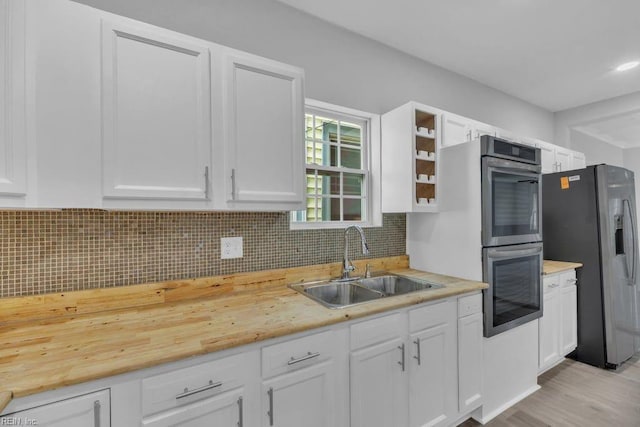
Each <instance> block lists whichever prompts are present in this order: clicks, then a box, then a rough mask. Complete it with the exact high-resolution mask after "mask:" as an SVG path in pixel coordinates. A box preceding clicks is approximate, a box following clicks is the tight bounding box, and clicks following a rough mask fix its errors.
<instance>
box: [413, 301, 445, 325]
mask: <svg viewBox="0 0 640 427" xmlns="http://www.w3.org/2000/svg"><path fill="white" fill-rule="evenodd" d="M454 304H455V302H454V301H451V300H447V301H442V302H439V303H437V304H432V305H428V306H426V307H420V308H415V309H413V310H411V311H409V332H416V331H421V330H423V329H428V328H432V327H434V326H437V325H441V324H443V323H445V322H447V320H448V319H449V315H448V313H452V312H455V311H454V310H455V305H454Z"/></svg>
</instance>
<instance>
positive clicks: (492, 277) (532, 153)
mask: <svg viewBox="0 0 640 427" xmlns="http://www.w3.org/2000/svg"><path fill="white" fill-rule="evenodd" d="M480 144H481V154H482V157H481V162H482V168H481V170H482V246H483V248H482V257H483V279H484V281H485V282H487V283H489V288H488V289H487V290H485V291H484V313H485V322H484V335H485V336H486V337H491V336H493V335H496V334H499V333H501V332H504V331H506V330H508V329H511V328H514V327H516V326H519V325H522V324H523V323H526V322H529V321H531V320H534V319H537V318H539V317H541V316H542V283H541V280H542V224H541V219H542V209H541V208H542V206H541V196H542V188H541V182H542V179H541V178H542V176H541V170H542V167H541V158H540V149H539V148H534V147H529V146H527V145H522V144H517V143H514V142H510V141H506V140H503V139H499V138H495V137H491V136H483V137H482V138H481V140H480Z"/></svg>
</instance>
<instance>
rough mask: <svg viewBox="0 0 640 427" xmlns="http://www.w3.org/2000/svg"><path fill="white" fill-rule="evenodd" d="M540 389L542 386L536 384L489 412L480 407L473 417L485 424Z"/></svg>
mask: <svg viewBox="0 0 640 427" xmlns="http://www.w3.org/2000/svg"><path fill="white" fill-rule="evenodd" d="M538 390H540V386H539V385H538V384H536V385H535V386H533V387H531V388H530V389H528V390H527V391H525V392H524V393H520V394H519V395H517V396H516V397H514V398H513V399H511V400H510V401H508V402H507V403H505V404H504V405H502V406H500V407H499V408H498V409H496V410H494V411H492V412H490V413H489V414H484V413H483V411H482V409H483V408H482V407H481V408H478V409H477V410H476V411H474V413H473V414H471V418H473V419H474V420H476V421H477V422H479V423H480V424H483V425H484V424H486V423H488V422H489V421H491V420H492V419H494V418H495V417H497V416H498V415H500V414H501V413H503V412H504V411H506V410H507V409H509V408H510V407H512V406H513V405H515V404H516V403H518V402H520V401H521V400H522V399H524V398H525V397H527V396H529V395H531V394H533V393H535V392H536V391H538Z"/></svg>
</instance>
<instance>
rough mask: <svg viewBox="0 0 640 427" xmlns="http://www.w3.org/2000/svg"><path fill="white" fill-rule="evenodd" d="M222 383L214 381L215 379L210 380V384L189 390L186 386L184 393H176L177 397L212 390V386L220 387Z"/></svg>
mask: <svg viewBox="0 0 640 427" xmlns="http://www.w3.org/2000/svg"><path fill="white" fill-rule="evenodd" d="M221 385H222V383H221V382H219V381H218V382H217V383H214V382H213V380H209V384H207V385H205V386H202V387H199V388H194V389H193V390H189V389H188V388H186V387H185V389H184V391H183V392H182V393H180V394H178V395H176V399H183V398H185V397H188V396H193V395H194V394H196V393H202V392H203V391H207V390H211V389H212V388H216V387H220V386H221Z"/></svg>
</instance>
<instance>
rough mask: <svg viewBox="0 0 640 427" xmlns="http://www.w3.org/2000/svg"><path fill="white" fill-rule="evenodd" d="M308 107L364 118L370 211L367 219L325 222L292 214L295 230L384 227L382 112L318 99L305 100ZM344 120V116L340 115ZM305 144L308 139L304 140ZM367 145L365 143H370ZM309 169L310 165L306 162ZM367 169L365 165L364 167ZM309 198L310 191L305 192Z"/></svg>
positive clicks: (367, 191)
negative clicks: (381, 190) (381, 143)
mask: <svg viewBox="0 0 640 427" xmlns="http://www.w3.org/2000/svg"><path fill="white" fill-rule="evenodd" d="M307 108H310V109H313V110H314V112H318V111H320V112H326V114H327V116H328V117H333V116H336V115H338V116H347V117H344V119H347V121H348V118H349V117H353V118H356V119H358V120H360V121H363V122H364V123H365V126H366V130H365V134H366V135H368V139H369V140H368V141H362V144H363V147H362V153H363V156H362V157H363V159H362V162H363V166H364V165H366V167H367V170H368V179H367V180H366V183H365V185H366V188H365V192H366V199H365V200H366V203H365V209H366V213H364V216H365V218H366V221H321V222H306V221H305V222H303V221H294V220H293V215H290V217H289V224H290V229H291V230H317V229H331V228H345V227H348V226H350V225H359V226H361V227H381V226H382V206H381V194H380V189H381V186H382V185H381V182H380V175H381V166H380V165H381V146H380V139H381V138H380V134H381V131H380V115H379V114H374V113H368V112H366V111H360V110H355V109H353V108H348V107H343V106H340V105H335V104H330V103H328V102H323V101H318V100H315V99H308V98H307V99H306V100H305V113H306V111H307ZM340 119H342V117H340ZM300 143H301V144H305V141H304V140H303V141H300ZM367 143H368V146H365V145H364V144H367ZM304 167H305V170H306V168H307V164H306V163H305V165H304ZM363 169H364V168H363ZM305 200H306V192H305Z"/></svg>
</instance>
